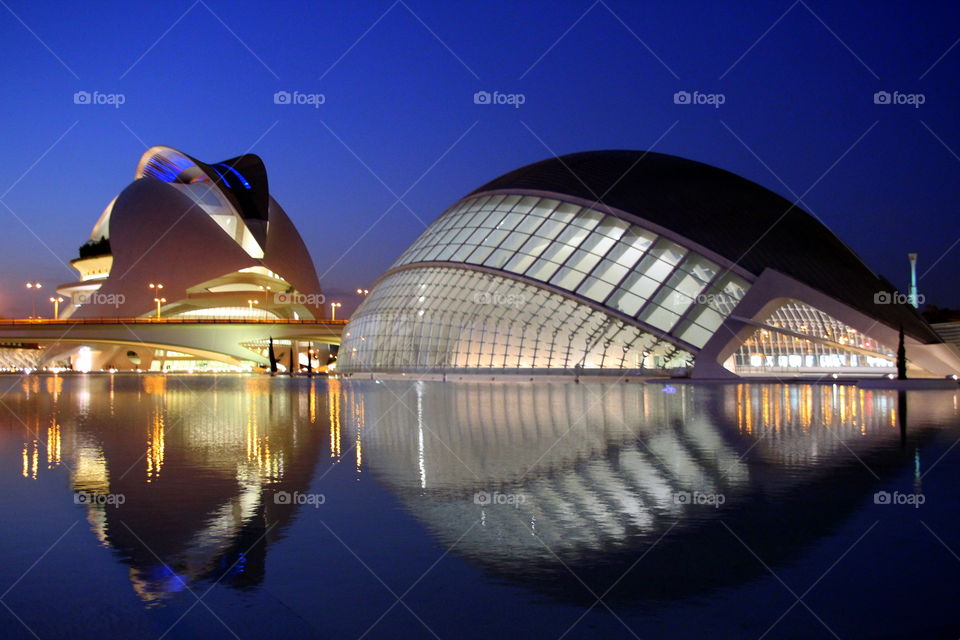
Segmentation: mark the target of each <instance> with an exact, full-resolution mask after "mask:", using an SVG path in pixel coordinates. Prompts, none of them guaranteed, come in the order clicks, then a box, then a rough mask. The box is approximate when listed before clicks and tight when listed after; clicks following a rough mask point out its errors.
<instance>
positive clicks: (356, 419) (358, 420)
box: [350, 394, 364, 473]
mask: <svg viewBox="0 0 960 640" xmlns="http://www.w3.org/2000/svg"><path fill="white" fill-rule="evenodd" d="M350 400H351V401H352V402H353V423H354V428H355V429H356V432H357V437H356V438H355V439H354V443H353V448H354V449H355V450H356V456H357V467H356V468H357V473H360V472H361V470H362V469H361V467H362V466H363V442H362V441H361V435H362V433H363V421H364V415H363V396H359V397H357V396H355V395H354V394H351V395H350Z"/></svg>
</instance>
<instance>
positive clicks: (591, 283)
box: [577, 277, 614, 302]
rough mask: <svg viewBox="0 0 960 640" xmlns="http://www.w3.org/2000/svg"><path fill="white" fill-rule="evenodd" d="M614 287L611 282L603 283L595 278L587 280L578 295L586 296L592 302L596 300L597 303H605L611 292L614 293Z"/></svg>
mask: <svg viewBox="0 0 960 640" xmlns="http://www.w3.org/2000/svg"><path fill="white" fill-rule="evenodd" d="M613 287H614V285H612V284H610V283H609V282H603V281H602V280H599V279H597V278H594V277H590V278H587V279H586V280H585V281H584V283H583V284H582V285H580V288H579V289H577V293H579V294H580V295H582V296H586V297H587V298H590V299H591V300H596V301H597V302H603V300H604V299H605V298H606V297H607V296H608V295H610V292H611V291H613Z"/></svg>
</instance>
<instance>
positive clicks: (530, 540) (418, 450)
mask: <svg viewBox="0 0 960 640" xmlns="http://www.w3.org/2000/svg"><path fill="white" fill-rule="evenodd" d="M0 392H5V393H3V395H2V396H0V402H2V404H0V473H2V478H0V488H2V491H0V509H2V513H3V527H2V528H0V549H2V554H3V556H2V559H0V560H2V561H0V590H2V595H0V604H3V605H5V607H6V608H0V637H2V638H32V637H34V635H33V634H36V636H38V637H40V638H59V637H71V638H110V637H124V638H141V637H142V638H151V637H152V638H157V637H161V636H163V637H167V638H192V637H202V638H233V637H240V638H265V637H269V638H279V637H284V638H287V637H292V638H296V637H316V638H360V637H365V638H432V637H439V638H442V639H443V640H447V639H457V638H491V637H517V638H559V637H566V638H634V637H641V638H760V637H765V638H834V637H839V638H905V637H911V638H939V637H944V638H956V637H957V636H958V635H960V616H958V614H957V611H956V604H955V600H956V596H957V594H958V593H960V557H958V555H957V554H958V553H960V521H958V519H957V514H958V513H960V496H958V492H957V487H960V446H958V447H956V448H954V444H956V442H957V440H958V438H960V428H958V413H957V402H958V394H957V393H955V392H911V393H909V394H906V395H904V396H900V397H898V395H897V393H896V392H887V391H861V390H857V389H855V388H853V387H845V386H804V385H772V384H770V385H768V384H762V385H726V386H693V385H675V386H665V385H654V384H647V385H643V384H634V383H631V384H620V385H611V384H608V385H588V384H583V385H570V384H530V383H520V384H501V383H424V382H414V381H410V382H406V381H403V382H383V383H376V382H373V381H362V382H361V381H355V382H353V381H352V382H341V381H337V380H332V381H327V380H312V381H311V380H305V379H295V380H289V379H281V378H276V379H269V378H266V377H237V376H220V377H216V376H183V377H175V376H168V377H162V376H142V377H135V376H122V375H116V376H108V375H98V376H80V375H78V376H69V377H55V376H30V377H13V376H8V377H0ZM904 424H905V425H906V430H905V431H906V432H905V434H904V433H903V431H902V429H901V427H902V426H903V425H904ZM878 492H881V493H879V494H878ZM883 492H885V493H883ZM875 496H876V497H875ZM951 549H952V551H951ZM598 600H599V602H598Z"/></svg>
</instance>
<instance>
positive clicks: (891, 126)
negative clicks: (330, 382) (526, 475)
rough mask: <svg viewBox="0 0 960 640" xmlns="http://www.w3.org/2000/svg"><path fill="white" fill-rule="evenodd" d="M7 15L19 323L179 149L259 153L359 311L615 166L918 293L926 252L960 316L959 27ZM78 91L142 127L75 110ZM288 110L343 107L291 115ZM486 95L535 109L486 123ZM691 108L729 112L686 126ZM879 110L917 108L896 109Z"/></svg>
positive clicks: (734, 13)
mask: <svg viewBox="0 0 960 640" xmlns="http://www.w3.org/2000/svg"><path fill="white" fill-rule="evenodd" d="M0 5H2V6H0V70H2V80H3V98H2V100H0V120H2V122H3V133H4V135H3V144H2V145H0V216H2V217H3V218H4V223H5V224H4V233H3V234H0V251H2V259H3V270H4V273H5V277H4V278H3V279H2V281H0V315H5V316H13V315H19V316H25V315H27V314H28V313H29V311H30V299H29V297H28V296H27V292H26V290H25V289H24V287H23V283H24V282H25V281H26V280H28V279H29V280H39V281H41V282H43V283H44V285H45V286H49V287H50V289H51V290H52V288H53V287H54V286H55V285H57V284H60V283H65V282H70V281H72V280H74V279H75V273H74V272H73V271H72V270H71V269H69V267H68V266H67V263H68V262H69V260H70V259H72V258H74V257H76V256H77V248H78V247H79V246H80V245H81V244H82V243H83V242H85V241H86V239H87V236H88V235H89V233H90V231H91V229H92V227H93V224H94V222H95V221H96V220H97V217H98V216H99V215H100V212H101V211H102V210H103V209H104V207H105V206H106V205H107V204H108V203H109V202H110V200H111V199H112V198H113V197H114V196H115V195H117V194H118V193H119V192H120V191H121V190H122V189H123V188H124V187H125V186H126V185H127V184H128V183H129V182H130V181H131V180H132V178H133V172H134V169H135V167H136V163H137V161H138V159H139V157H140V155H141V154H142V153H143V151H144V150H145V149H146V147H148V146H152V145H159V144H162V145H169V146H172V147H175V148H177V149H180V150H182V151H184V152H186V153H188V154H190V155H193V156H195V157H197V158H199V159H201V160H206V161H220V160H224V159H227V158H230V157H233V156H237V155H240V154H242V153H245V152H249V153H255V154H258V155H259V156H261V157H262V158H263V160H264V162H265V163H266V166H267V170H268V173H269V179H270V190H271V192H272V193H273V195H274V197H275V198H276V199H277V200H278V202H279V203H280V204H281V205H282V206H283V207H284V208H285V209H286V211H287V213H288V214H289V215H290V217H291V218H292V219H293V221H294V223H295V224H296V225H297V227H298V228H299V230H300V232H301V234H302V235H303V237H304V240H305V241H306V243H307V245H308V247H309V249H310V251H311V252H312V254H313V256H314V260H315V263H316V267H317V271H318V274H319V276H320V281H321V284H322V285H323V287H324V289H325V290H326V291H327V293H328V296H329V298H330V299H342V300H343V301H344V306H345V307H347V308H350V307H351V306H353V304H352V303H353V302H355V300H351V297H350V296H349V295H347V294H346V292H347V291H350V290H353V289H355V288H356V287H369V286H370V285H371V284H372V283H373V281H374V280H375V279H376V277H377V276H378V275H379V274H381V273H382V272H383V271H384V270H385V269H386V268H387V267H388V266H389V265H390V263H391V262H392V261H393V260H394V259H395V258H396V257H397V256H398V255H399V254H400V253H401V252H402V250H403V249H404V248H405V247H406V246H407V245H409V244H410V242H412V241H413V239H414V238H416V237H417V235H419V233H420V232H421V231H422V230H423V228H424V226H425V224H427V223H429V222H430V221H432V220H433V219H434V218H435V217H436V216H437V215H438V214H439V213H440V212H441V211H443V210H444V209H445V208H446V207H447V206H448V205H450V204H451V203H452V202H454V201H456V200H457V199H458V198H460V197H461V196H463V195H465V194H466V193H468V192H469V191H471V190H473V189H474V188H476V187H477V186H479V185H481V184H483V183H485V182H486V181H488V180H490V179H492V178H494V177H496V176H498V175H500V174H502V173H505V172H507V171H510V170H512V169H514V168H516V167H519V166H521V165H524V164H528V163H530V162H534V161H537V160H541V159H544V158H547V157H549V156H551V155H554V154H558V155H559V154H564V153H571V152H575V151H584V150H591V149H612V148H625V149H653V150H656V151H658V152H663V153H669V154H675V155H679V156H683V157H687V158H690V159H694V160H698V161H702V162H706V163H708V164H711V165H715V166H718V167H721V168H724V169H727V170H729V171H732V172H734V173H737V174H739V175H742V176H744V177H746V178H748V179H750V180H754V181H756V182H758V183H760V184H762V185H764V186H766V187H768V188H770V189H772V190H774V191H776V192H777V193H779V194H781V195H783V196H784V197H786V198H787V199H789V200H791V201H795V200H797V199H798V198H799V199H800V200H801V203H800V206H801V208H803V209H805V210H807V211H809V212H812V213H814V214H816V215H817V216H818V217H819V218H820V219H821V220H822V221H823V222H824V223H825V224H827V226H829V227H830V228H831V229H832V230H833V231H834V232H836V233H837V235H839V237H840V238H841V239H842V240H843V241H845V242H846V243H847V244H848V245H849V246H850V247H851V248H853V249H854V250H855V251H856V252H857V253H859V255H860V256H861V257H862V258H863V259H864V260H865V262H866V263H867V264H868V265H869V266H870V267H871V268H873V269H874V270H875V271H877V272H879V273H881V274H883V275H885V276H886V277H888V278H889V279H890V280H891V281H893V282H894V283H895V284H896V285H897V286H898V287H900V288H901V289H902V290H906V283H907V260H906V253H907V252H909V251H916V252H918V253H919V254H920V259H919V272H920V273H921V274H923V277H922V279H921V280H920V285H919V291H920V293H921V294H923V295H924V296H925V297H926V301H927V302H928V303H933V304H937V305H941V306H960V294H958V290H957V287H956V286H955V283H956V278H957V274H958V272H960V244H958V240H960V226H958V225H957V202H958V201H960V180H958V178H960V157H958V153H960V120H958V118H957V117H956V114H957V105H958V100H960V95H958V93H960V92H958V83H957V81H956V79H957V78H958V77H960V46H955V45H957V38H958V36H960V5H955V6H952V7H948V6H945V3H892V2H891V3H887V2H884V3H877V2H873V3H864V4H859V5H858V4H856V3H839V4H836V3H826V2H822V1H811V2H808V3H804V2H796V3H794V4H792V5H791V4H790V3H789V2H769V3H767V2H765V3H735V4H725V3H724V4H720V3H713V2H684V3H637V2H616V1H614V0H610V1H608V2H596V3H593V4H591V2H589V1H586V2H543V3H533V2H523V3H518V2H492V1H488V2H482V3H481V2H469V3H466V2H464V3H461V2H425V1H421V0H406V2H404V1H398V2H396V3H392V4H391V2H365V3H353V2H349V3H347V2H332V3H305V2H279V3H268V4H265V3H255V2H229V3H227V2H219V1H216V0H207V1H206V2H204V1H203V0H198V1H197V2H192V1H191V0H184V1H174V2H165V3H151V4H145V3H128V2H100V3H96V4H92V5H91V4H88V3H45V2H24V1H22V0H4V1H3V2H0ZM79 91H86V92H89V93H90V94H91V95H93V94H94V92H98V94H100V95H101V96H103V95H108V96H110V95H119V96H121V97H120V100H122V101H123V104H122V105H119V106H114V105H111V104H99V105H98V104H75V102H74V94H75V93H76V92H79ZM278 91H286V92H289V93H290V94H291V95H293V94H294V92H299V94H307V95H315V94H322V96H323V98H322V101H323V104H320V105H316V106H314V105H310V104H276V103H275V101H274V95H275V93H276V92H278ZM478 91H487V92H490V93H491V94H492V93H493V92H499V93H500V94H521V96H522V97H520V98H519V99H518V100H519V101H522V102H523V104H522V105H519V106H514V105H509V104H499V105H498V104H475V101H474V94H475V93H476V92H478ZM678 91H686V92H689V93H690V94H691V95H694V92H699V95H702V94H719V96H721V97H720V98H719V99H720V100H722V102H723V104H720V105H718V106H714V105H710V104H676V103H675V101H674V94H675V93H676V92H678ZM878 91H886V92H888V93H889V94H890V95H891V96H893V97H892V100H891V101H895V100H896V99H897V98H898V97H899V98H900V99H902V100H904V101H906V102H912V103H916V102H922V104H919V105H917V104H876V103H875V100H874V95H875V93H876V92H878ZM894 92H897V93H894ZM107 99H108V100H112V99H113V98H107ZM317 101H319V100H317ZM398 199H399V201H398ZM928 270H929V271H928ZM47 306H48V305H44V306H43V307H42V310H43V311H44V312H47V311H49V310H48V309H47Z"/></svg>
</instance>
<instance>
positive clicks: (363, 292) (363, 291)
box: [357, 289, 370, 296]
mask: <svg viewBox="0 0 960 640" xmlns="http://www.w3.org/2000/svg"><path fill="white" fill-rule="evenodd" d="M368 293H370V290H369V289H357V295H358V296H365V295H367V294H368Z"/></svg>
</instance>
